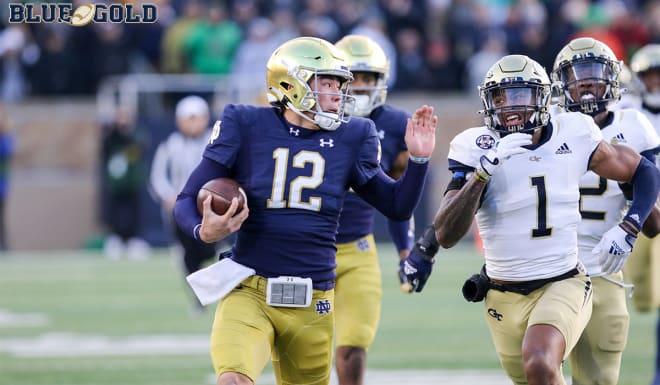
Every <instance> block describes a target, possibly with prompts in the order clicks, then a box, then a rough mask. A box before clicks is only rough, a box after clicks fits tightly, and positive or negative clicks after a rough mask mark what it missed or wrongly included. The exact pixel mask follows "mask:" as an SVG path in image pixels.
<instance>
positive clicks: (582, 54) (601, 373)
mask: <svg viewBox="0 0 660 385" xmlns="http://www.w3.org/2000/svg"><path fill="white" fill-rule="evenodd" d="M622 65H623V63H622V62H620V61H619V60H617V58H616V56H615V55H614V53H613V52H612V50H611V49H610V48H609V47H608V46H607V45H605V44H604V43H602V42H600V41H598V40H595V39H592V38H579V39H574V40H572V41H571V42H569V43H568V44H566V45H565V46H564V47H563V48H562V49H561V51H559V54H558V55H557V58H556V60H555V63H554V67H553V71H552V80H553V83H554V84H555V85H557V87H558V89H559V90H560V95H561V96H560V100H559V104H560V106H561V107H563V108H564V109H565V110H566V111H573V112H583V113H585V114H586V115H589V116H591V117H592V119H593V120H594V122H595V123H596V124H597V125H598V127H599V128H600V130H601V133H602V135H603V139H604V140H605V141H606V142H608V143H613V144H621V145H624V146H627V147H630V148H632V149H633V150H635V151H636V152H637V153H639V154H640V155H642V156H644V157H645V158H647V159H649V161H651V162H653V163H655V154H656V152H657V151H658V147H659V146H660V138H659V137H658V134H657V133H656V132H655V129H654V128H653V126H651V123H650V122H649V121H648V119H647V118H646V117H645V116H644V115H643V114H641V113H640V112H639V111H637V110H634V109H630V108H624V109H617V110H614V111H610V110H609V109H608V106H609V104H610V103H611V102H616V101H618V100H619V99H620V86H619V84H620V82H619V77H620V76H619V75H620V73H621V70H622ZM624 191H625V192H626V194H624ZM629 193H630V186H629V185H628V186H626V185H619V184H618V183H617V182H615V181H612V180H607V179H605V178H603V177H601V176H599V175H596V174H595V173H594V172H593V171H588V172H587V173H586V174H584V175H583V176H582V179H581V180H580V215H581V217H582V220H581V222H580V225H579V226H578V258H579V260H580V261H581V262H582V263H583V264H584V265H585V267H586V268H587V272H588V274H589V276H590V277H591V281H592V289H593V293H594V294H593V310H592V313H591V319H590V320H589V323H588V324H587V327H586V328H585V330H584V332H583V333H582V336H581V337H580V339H579V341H578V343H577V344H576V345H575V348H574V349H573V351H572V352H571V355H570V365H571V373H572V377H573V384H574V385H587V384H590V385H591V384H593V385H616V384H617V383H618V381H619V372H620V367H621V357H622V355H623V350H624V348H625V346H626V340H627V336H628V326H629V320H630V316H629V314H628V309H627V306H626V292H625V288H626V286H627V285H626V284H624V283H623V274H622V273H621V272H615V273H613V274H609V275H608V274H606V273H605V272H603V269H602V268H601V266H600V263H599V261H598V259H597V258H596V256H595V255H594V254H592V252H591V250H593V248H594V247H596V245H598V242H599V241H600V239H601V237H602V236H603V234H604V233H605V232H606V231H607V230H609V229H611V228H612V226H615V225H616V224H617V223H618V222H619V221H620V220H621V217H622V216H623V214H624V213H625V209H626V197H624V195H629ZM651 216H653V217H655V218H656V219H657V218H658V217H660V211H659V210H657V208H656V209H654V210H653V211H652V214H651ZM647 222H650V223H653V220H647ZM644 234H645V235H647V236H650V237H653V236H655V235H656V234H657V228H656V229H653V230H650V229H649V226H647V225H646V224H645V226H644Z"/></svg>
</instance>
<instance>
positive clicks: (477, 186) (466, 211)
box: [433, 133, 532, 249]
mask: <svg viewBox="0 0 660 385" xmlns="http://www.w3.org/2000/svg"><path fill="white" fill-rule="evenodd" d="M531 143H532V136H531V135H529V134H523V133H513V134H509V135H507V136H505V137H503V138H501V139H500V140H499V141H498V142H497V143H496V144H495V145H494V146H493V147H492V148H491V149H490V150H489V151H488V153H486V154H484V155H481V156H480V157H479V160H478V164H476V168H474V167H469V166H467V165H465V164H461V163H460V162H458V161H456V160H453V159H449V167H450V170H451V171H452V172H453V175H452V179H451V181H450V183H449V186H448V187H447V191H446V192H445V196H444V198H443V199H442V202H441V203H440V208H439V209H438V211H437V213H436V214H435V218H434V220H433V224H434V225H435V236H436V238H437V239H438V243H439V244H440V245H441V246H442V247H444V248H445V249H447V248H450V247H453V246H455V245H456V244H457V243H458V241H460V240H461V238H463V236H464V235H465V234H466V233H467V232H468V230H469V229H470V227H471V226H472V221H473V218H474V215H475V214H476V212H477V209H478V208H479V204H480V203H481V195H482V194H483V192H484V189H485V188H486V185H487V184H488V181H489V180H490V178H491V177H492V176H493V175H494V174H495V173H496V172H497V171H498V170H499V169H500V167H501V166H502V164H504V163H505V162H506V161H507V160H508V159H509V158H511V157H512V156H514V155H518V154H522V153H524V152H527V151H528V150H527V149H526V148H524V147H523V146H526V145H529V144H531ZM451 147H452V148H453V150H450V155H451V153H452V151H454V153H455V154H461V156H464V155H466V154H465V153H464V152H465V150H464V149H462V150H461V145H460V140H459V142H457V138H455V139H454V140H453V141H452V146H451ZM466 158H469V157H466Z"/></svg>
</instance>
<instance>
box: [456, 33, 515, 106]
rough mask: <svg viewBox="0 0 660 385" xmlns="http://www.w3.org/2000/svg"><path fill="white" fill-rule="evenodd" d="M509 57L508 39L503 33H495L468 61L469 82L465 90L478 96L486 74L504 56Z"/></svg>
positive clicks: (490, 35)
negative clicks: (478, 87)
mask: <svg viewBox="0 0 660 385" xmlns="http://www.w3.org/2000/svg"><path fill="white" fill-rule="evenodd" d="M505 55H507V50H506V37H505V35H504V34H503V33H501V32H497V31H493V33H491V34H489V37H488V38H487V39H486V41H485V42H484V45H483V46H482V47H481V49H480V50H479V51H477V52H476V53H475V54H474V55H473V56H472V57H471V58H470V59H469V60H468V61H467V65H466V68H467V82H466V88H465V90H466V91H467V92H468V94H470V95H477V86H479V85H481V83H482V82H483V79H484V74H485V73H487V72H488V70H489V69H490V67H492V65H493V64H495V62H496V61H498V60H499V59H500V58H501V57H502V56H505Z"/></svg>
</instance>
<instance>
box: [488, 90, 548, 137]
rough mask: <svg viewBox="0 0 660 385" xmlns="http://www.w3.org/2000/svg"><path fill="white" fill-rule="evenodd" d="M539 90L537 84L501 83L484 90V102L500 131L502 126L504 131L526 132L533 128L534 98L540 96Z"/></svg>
mask: <svg viewBox="0 0 660 385" xmlns="http://www.w3.org/2000/svg"><path fill="white" fill-rule="evenodd" d="M540 92H541V88H540V87H537V86H528V87H525V86H515V85H512V86H507V85H501V86H499V87H492V88H491V89H489V90H485V91H484V104H485V105H486V109H487V110H488V111H491V116H492V119H493V123H494V125H495V127H499V128H500V129H499V130H500V132H502V128H505V132H506V133H510V132H527V131H528V130H530V129H533V127H532V123H533V122H532V120H533V118H534V113H535V111H536V110H537V108H536V107H535V106H536V100H537V99H539V98H540V97H542V95H539V93H540Z"/></svg>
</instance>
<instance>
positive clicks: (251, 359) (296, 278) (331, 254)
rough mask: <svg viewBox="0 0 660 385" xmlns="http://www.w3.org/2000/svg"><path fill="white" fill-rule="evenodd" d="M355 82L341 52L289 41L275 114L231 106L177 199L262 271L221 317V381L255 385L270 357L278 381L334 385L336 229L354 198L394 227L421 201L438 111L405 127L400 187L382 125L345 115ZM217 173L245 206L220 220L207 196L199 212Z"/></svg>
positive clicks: (188, 221)
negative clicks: (384, 157) (202, 194)
mask: <svg viewBox="0 0 660 385" xmlns="http://www.w3.org/2000/svg"><path fill="white" fill-rule="evenodd" d="M350 80H352V75H351V73H350V71H349V70H348V63H347V61H346V60H345V57H344V54H343V53H342V52H341V51H340V50H339V49H337V48H336V47H335V46H334V45H332V44H331V43H329V42H327V41H325V40H322V39H318V38H311V37H300V38H295V39H292V40H289V41H288V42H286V43H284V44H282V45H281V46H280V47H278V48H277V49H276V50H275V51H274V52H273V54H272V55H271V57H270V59H269V60H268V63H267V75H266V82H267V86H268V96H269V99H270V100H271V101H272V104H273V105H272V107H255V106H245V105H231V104H230V105H227V106H226V107H225V109H224V112H223V114H222V118H221V121H219V122H217V123H216V126H215V129H214V133H212V135H211V142H210V144H209V145H208V146H207V148H206V150H205V152H204V155H203V159H202V161H201V162H200V164H199V165H198V166H197V168H196V169H195V170H194V171H193V173H192V175H191V177H190V178H189V180H188V182H187V183H186V186H185V187H184V188H183V190H182V192H181V194H180V195H179V198H178V199H177V202H176V205H175V209H174V211H175V216H176V219H177V222H178V224H179V225H180V226H181V227H182V228H183V229H184V230H185V231H187V232H188V233H189V234H191V235H193V236H194V237H196V238H197V239H200V240H202V241H204V242H214V241H217V240H220V239H222V238H224V237H225V236H227V235H228V234H230V233H233V232H237V237H236V242H235V244H234V246H233V248H232V252H233V256H231V258H229V259H228V258H225V259H224V260H223V261H229V262H231V263H232V264H233V265H230V264H226V266H233V267H232V269H233V268H236V269H246V268H251V269H253V270H254V271H255V272H256V274H255V275H252V276H250V277H248V278H246V279H244V280H243V281H242V282H240V284H238V285H237V286H236V287H234V288H233V290H231V292H229V293H228V294H227V295H226V296H225V297H224V298H223V299H222V301H221V302H220V303H219V304H218V307H217V310H216V313H215V321H214V324H213V329H212V333H211V356H212V360H213V365H214V368H215V371H216V373H217V375H218V381H217V383H218V384H219V385H225V384H254V383H255V382H256V381H257V378H258V377H259V375H260V374H261V372H262V370H263V368H264V366H265V365H266V363H267V362H268V359H269V358H271V359H272V363H273V368H274V370H275V376H276V378H277V383H278V384H282V385H284V384H328V382H329V378H330V368H331V357H332V344H333V329H334V290H333V289H334V284H335V251H336V248H335V234H336V230H337V225H338V219H339V214H340V212H341V209H342V205H343V201H344V198H345V195H346V192H347V190H348V189H349V188H352V189H353V190H354V191H355V192H356V193H357V194H358V195H359V196H360V197H362V198H363V199H365V200H366V201H367V202H369V203H370V204H371V205H372V206H374V207H375V208H377V209H378V210H379V211H381V212H383V213H384V214H385V215H387V216H388V217H391V218H393V219H397V220H406V219H409V218H410V217H411V215H412V212H413V210H414V208H415V206H416V205H417V203H418V201H419V199H420V197H421V193H422V190H423V186H424V183H425V179H426V174H427V169H428V161H429V158H430V155H431V153H432V152H433V149H434V146H435V128H436V126H437V116H435V115H433V108H432V107H429V106H422V107H420V108H419V109H417V110H416V111H415V113H414V114H413V117H412V119H409V120H408V123H407V129H406V145H407V147H408V149H409V152H410V157H409V160H408V164H407V167H406V171H405V172H404V173H403V176H402V177H401V178H400V179H399V180H398V181H394V180H393V179H392V178H390V177H388V176H387V175H386V174H385V173H384V172H383V171H382V169H381V168H380V165H379V161H380V145H379V139H378V133H377V132H376V129H375V126H374V123H373V122H372V121H371V120H368V119H363V118H359V117H352V118H351V119H350V121H349V120H348V119H347V118H346V117H345V116H344V106H345V105H346V102H347V100H348V99H349V98H350V97H349V96H348V94H347V85H348V82H349V81H350ZM218 177H231V178H233V179H235V180H236V181H237V182H238V183H239V184H240V185H241V186H242V187H243V189H244V190H245V193H246V195H247V203H248V204H247V205H246V208H245V209H243V210H242V211H241V212H240V213H238V214H236V215H234V214H235V213H236V209H237V202H238V201H237V200H236V199H235V200H233V201H232V204H231V206H230V208H229V210H228V211H227V212H226V213H225V214H224V215H217V214H214V213H213V212H212V210H211V206H210V199H207V200H206V201H205V202H204V212H203V216H201V217H200V215H199V213H198V212H197V209H196V202H195V197H196V195H197V192H198V190H199V188H200V187H201V186H202V185H203V184H204V183H205V182H206V181H208V180H210V179H213V178H218ZM248 207H249V209H248ZM248 214H249V215H248ZM220 274H223V276H224V274H225V272H224V271H220ZM227 277H228V278H230V277H231V274H230V273H229V274H227ZM222 279H223V277H218V280H220V281H222ZM312 289H313V290H312Z"/></svg>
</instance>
